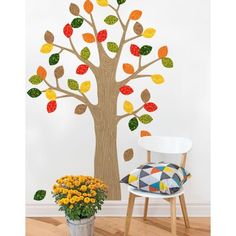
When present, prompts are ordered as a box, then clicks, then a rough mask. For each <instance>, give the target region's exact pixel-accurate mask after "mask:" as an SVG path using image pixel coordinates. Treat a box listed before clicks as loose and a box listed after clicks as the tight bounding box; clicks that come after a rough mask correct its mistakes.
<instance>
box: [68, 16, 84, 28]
mask: <svg viewBox="0 0 236 236" xmlns="http://www.w3.org/2000/svg"><path fill="white" fill-rule="evenodd" d="M83 22H84V20H83V19H82V18H79V17H78V18H75V19H73V20H72V22H71V26H72V27H73V28H79V27H80V26H81V25H82V24H83Z"/></svg>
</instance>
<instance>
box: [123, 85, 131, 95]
mask: <svg viewBox="0 0 236 236" xmlns="http://www.w3.org/2000/svg"><path fill="white" fill-rule="evenodd" d="M120 92H121V93H122V94H124V95H129V94H131V93H133V92H134V90H133V89H132V88H131V87H130V86H128V85H126V86H122V87H120Z"/></svg>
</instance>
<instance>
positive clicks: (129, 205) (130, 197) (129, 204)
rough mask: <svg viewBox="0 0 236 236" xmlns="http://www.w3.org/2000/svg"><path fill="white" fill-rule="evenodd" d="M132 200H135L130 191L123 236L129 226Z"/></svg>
mask: <svg viewBox="0 0 236 236" xmlns="http://www.w3.org/2000/svg"><path fill="white" fill-rule="evenodd" d="M134 201H135V195H134V194H133V193H130V194H129V203H128V209H127V214H126V221H125V234H124V236H128V235H129V228H130V223H131V218H132V214H133V208H134Z"/></svg>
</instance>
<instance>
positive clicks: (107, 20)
mask: <svg viewBox="0 0 236 236" xmlns="http://www.w3.org/2000/svg"><path fill="white" fill-rule="evenodd" d="M117 21H118V18H117V17H116V16H113V15H109V16H107V17H106V18H105V20H104V22H105V23H107V24H108V25H114V24H115V23H116V22H117Z"/></svg>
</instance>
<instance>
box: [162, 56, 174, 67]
mask: <svg viewBox="0 0 236 236" xmlns="http://www.w3.org/2000/svg"><path fill="white" fill-rule="evenodd" d="M161 61H162V65H163V66H164V67H167V68H172V67H173V61H172V60H171V59H170V58H169V57H164V58H162V60H161Z"/></svg>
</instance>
